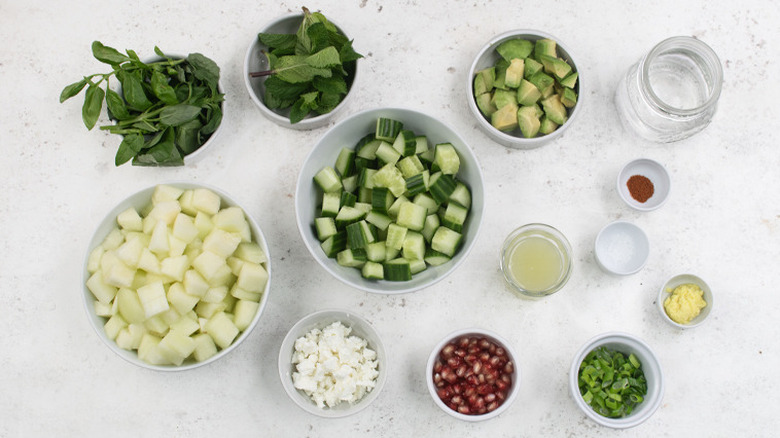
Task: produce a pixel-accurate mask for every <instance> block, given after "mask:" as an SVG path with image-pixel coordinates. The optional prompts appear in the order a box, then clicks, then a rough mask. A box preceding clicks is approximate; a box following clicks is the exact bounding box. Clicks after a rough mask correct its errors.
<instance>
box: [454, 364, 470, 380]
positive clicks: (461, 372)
mask: <svg viewBox="0 0 780 438" xmlns="http://www.w3.org/2000/svg"><path fill="white" fill-rule="evenodd" d="M468 369H469V367H468V366H466V364H462V365H461V366H459V367H458V370H457V371H455V374H456V375H457V376H458V377H464V376H465V375H466V371H467V370H468Z"/></svg>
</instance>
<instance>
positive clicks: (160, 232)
mask: <svg viewBox="0 0 780 438" xmlns="http://www.w3.org/2000/svg"><path fill="white" fill-rule="evenodd" d="M170 250H171V245H170V242H169V241H168V225H166V224H165V222H163V221H157V222H156V223H155V225H154V229H153V230H152V237H151V239H150V240H149V251H151V252H153V253H155V254H168V253H169V252H170Z"/></svg>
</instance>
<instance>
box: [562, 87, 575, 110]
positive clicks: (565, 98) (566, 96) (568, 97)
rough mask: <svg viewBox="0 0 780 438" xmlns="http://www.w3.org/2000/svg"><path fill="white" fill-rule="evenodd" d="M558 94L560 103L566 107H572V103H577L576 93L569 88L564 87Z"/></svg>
mask: <svg viewBox="0 0 780 438" xmlns="http://www.w3.org/2000/svg"><path fill="white" fill-rule="evenodd" d="M560 96H561V103H562V104H563V106H565V107H566V108H573V107H574V105H575V104H576V103H577V93H575V92H574V90H572V89H571V88H564V89H563V92H562V93H561V94H560Z"/></svg>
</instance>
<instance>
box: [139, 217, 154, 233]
mask: <svg viewBox="0 0 780 438" xmlns="http://www.w3.org/2000/svg"><path fill="white" fill-rule="evenodd" d="M143 223H144V229H143V230H142V232H143V233H144V234H152V231H154V227H155V225H157V218H153V217H151V216H146V217H144V219H143Z"/></svg>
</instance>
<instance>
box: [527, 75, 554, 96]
mask: <svg viewBox="0 0 780 438" xmlns="http://www.w3.org/2000/svg"><path fill="white" fill-rule="evenodd" d="M528 82H530V83H532V84H534V85H536V88H538V89H539V91H540V92H541V93H542V97H549V96H550V95H551V94H552V93H553V84H555V79H553V77H552V76H550V75H547V74H545V73H544V72H541V71H540V72H537V73H536V74H535V75H533V76H531V77H530V78H528Z"/></svg>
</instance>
